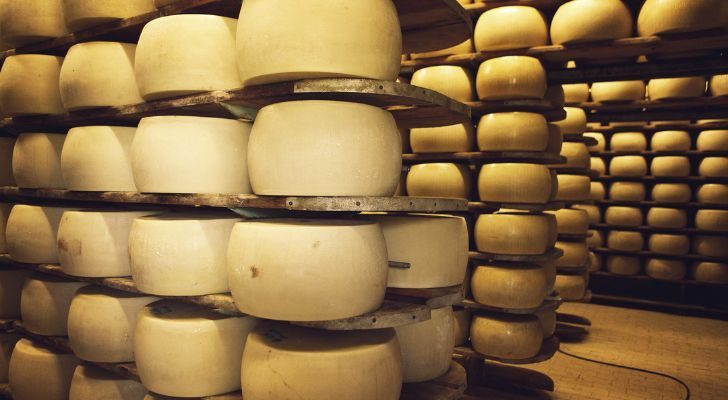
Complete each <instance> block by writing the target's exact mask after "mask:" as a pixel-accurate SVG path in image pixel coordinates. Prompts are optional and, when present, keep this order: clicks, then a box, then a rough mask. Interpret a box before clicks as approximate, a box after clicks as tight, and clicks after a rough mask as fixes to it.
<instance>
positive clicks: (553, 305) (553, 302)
mask: <svg viewBox="0 0 728 400" xmlns="http://www.w3.org/2000/svg"><path fill="white" fill-rule="evenodd" d="M561 303H563V301H562V300H561V299H560V298H549V299H546V300H544V302H543V304H541V305H540V306H538V307H535V308H518V309H516V308H502V307H490V306H486V305H484V304H480V303H478V302H476V301H473V300H472V299H465V300H463V301H462V302H461V303H460V304H458V305H459V306H461V307H465V308H470V309H474V310H480V311H486V312H494V313H505V314H519V315H524V314H536V313H539V312H541V311H544V310H555V309H557V308H559V307H560V306H561Z"/></svg>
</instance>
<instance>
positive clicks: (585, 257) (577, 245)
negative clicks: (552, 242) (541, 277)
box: [556, 240, 589, 268]
mask: <svg viewBox="0 0 728 400" xmlns="http://www.w3.org/2000/svg"><path fill="white" fill-rule="evenodd" d="M556 247H557V248H559V249H561V250H562V251H563V252H564V255H562V256H561V257H559V258H558V259H557V260H556V267H557V268H560V267H564V268H580V267H583V266H585V265H586V264H587V263H588V262H589V247H587V245H586V240H577V241H573V242H565V241H558V242H556Z"/></svg>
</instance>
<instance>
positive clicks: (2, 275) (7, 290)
mask: <svg viewBox="0 0 728 400" xmlns="http://www.w3.org/2000/svg"><path fill="white" fill-rule="evenodd" d="M29 275H30V271H28V270H25V269H5V268H4V269H0V318H3V319H17V318H20V296H21V294H22V292H23V286H24V285H25V281H26V280H27V279H28V276H29Z"/></svg>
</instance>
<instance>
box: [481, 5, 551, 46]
mask: <svg viewBox="0 0 728 400" xmlns="http://www.w3.org/2000/svg"><path fill="white" fill-rule="evenodd" d="M548 41H549V32H548V27H547V24H546V19H545V18H544V16H543V14H541V12H540V11H538V10H537V9H535V8H533V7H525V6H505V7H497V8H493V9H490V10H488V11H486V12H484V13H483V14H480V17H479V18H478V23H477V24H476V25H475V49H476V50H477V51H495V50H511V49H520V48H527V47H535V46H544V45H547V44H548Z"/></svg>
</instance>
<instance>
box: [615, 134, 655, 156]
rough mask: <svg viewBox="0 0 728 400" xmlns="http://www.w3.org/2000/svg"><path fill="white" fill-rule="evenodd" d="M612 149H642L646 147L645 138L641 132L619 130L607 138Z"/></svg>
mask: <svg viewBox="0 0 728 400" xmlns="http://www.w3.org/2000/svg"><path fill="white" fill-rule="evenodd" d="M609 147H610V149H611V150H612V151H643V150H646V149H647V139H646V138H645V134H644V133H642V132H619V133H615V134H613V135H612V137H611V138H610V140H609Z"/></svg>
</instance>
